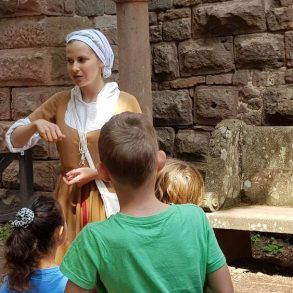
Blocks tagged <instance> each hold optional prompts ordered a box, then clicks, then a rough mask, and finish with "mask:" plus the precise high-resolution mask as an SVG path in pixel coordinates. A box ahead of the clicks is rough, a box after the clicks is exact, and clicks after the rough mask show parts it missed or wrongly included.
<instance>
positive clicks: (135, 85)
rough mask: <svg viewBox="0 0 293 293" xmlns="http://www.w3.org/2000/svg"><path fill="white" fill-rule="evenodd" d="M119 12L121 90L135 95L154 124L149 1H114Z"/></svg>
mask: <svg viewBox="0 0 293 293" xmlns="http://www.w3.org/2000/svg"><path fill="white" fill-rule="evenodd" d="M114 1H115V2H116V8H117V9H116V10H117V29H118V46H119V50H118V57H119V86H120V89H121V90H123V91H126V92H129V93H131V94H132V95H134V96H135V97H136V98H137V99H138V102H139V104H140V106H141V108H142V111H143V113H145V114H147V116H148V117H149V118H150V119H151V121H152V88H151V61H150V57H151V53H150V41H149V16H148V1H147V0H114Z"/></svg>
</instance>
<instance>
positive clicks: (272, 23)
mask: <svg viewBox="0 0 293 293" xmlns="http://www.w3.org/2000/svg"><path fill="white" fill-rule="evenodd" d="M267 22H268V27H269V30H271V31H278V30H289V29H293V6H290V7H280V8H274V9H272V10H270V11H269V12H268V13H267Z"/></svg>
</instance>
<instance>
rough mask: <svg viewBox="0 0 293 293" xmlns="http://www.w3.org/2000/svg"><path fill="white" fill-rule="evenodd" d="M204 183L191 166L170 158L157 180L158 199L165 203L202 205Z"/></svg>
mask: <svg viewBox="0 0 293 293" xmlns="http://www.w3.org/2000/svg"><path fill="white" fill-rule="evenodd" d="M203 189H204V182H203V178H202V176H201V174H200V173H199V171H198V170H197V169H196V168H195V167H194V166H192V165H191V164H189V163H187V162H184V161H181V160H178V159H173V158H168V159H167V160H166V164H165V166H164V167H163V169H162V170H161V171H160V172H159V174H158V177H157V180H156V188H155V194H156V197H157V198H158V199H159V200H160V201H162V202H164V203H176V204H183V203H193V204H196V205H200V204H201V202H202V194H203Z"/></svg>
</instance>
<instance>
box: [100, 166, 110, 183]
mask: <svg viewBox="0 0 293 293" xmlns="http://www.w3.org/2000/svg"><path fill="white" fill-rule="evenodd" d="M98 174H99V178H101V179H102V180H103V181H105V182H110V181H111V179H110V176H109V172H108V170H107V168H106V166H105V165H104V164H103V163H99V166H98Z"/></svg>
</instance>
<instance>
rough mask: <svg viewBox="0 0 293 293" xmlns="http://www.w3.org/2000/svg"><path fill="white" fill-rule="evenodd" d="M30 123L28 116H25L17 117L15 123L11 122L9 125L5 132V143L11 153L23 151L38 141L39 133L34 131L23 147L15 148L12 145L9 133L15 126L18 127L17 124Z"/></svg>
mask: <svg viewBox="0 0 293 293" xmlns="http://www.w3.org/2000/svg"><path fill="white" fill-rule="evenodd" d="M30 123H31V121H30V119H29V118H28V117H27V118H23V119H19V120H17V121H16V122H15V123H13V124H12V125H11V126H10V127H9V129H8V130H7V132H6V134H5V142H6V145H7V147H8V149H9V151H10V152H11V153H19V152H22V151H25V150H27V149H29V148H31V147H33V146H34V145H36V144H37V143H38V141H39V139H40V135H39V133H37V132H36V133H35V134H34V135H33V136H32V137H31V138H30V139H29V141H28V142H27V143H26V145H24V146H23V147H21V148H15V147H13V145H12V142H11V134H12V132H13V131H14V129H15V128H17V127H19V126H23V125H28V124H30Z"/></svg>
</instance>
